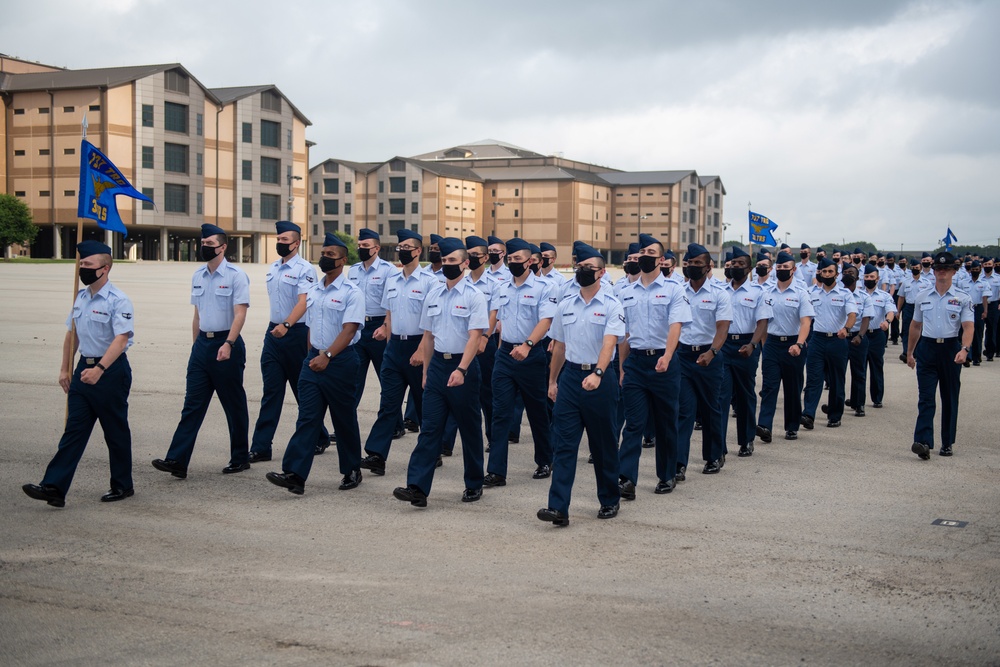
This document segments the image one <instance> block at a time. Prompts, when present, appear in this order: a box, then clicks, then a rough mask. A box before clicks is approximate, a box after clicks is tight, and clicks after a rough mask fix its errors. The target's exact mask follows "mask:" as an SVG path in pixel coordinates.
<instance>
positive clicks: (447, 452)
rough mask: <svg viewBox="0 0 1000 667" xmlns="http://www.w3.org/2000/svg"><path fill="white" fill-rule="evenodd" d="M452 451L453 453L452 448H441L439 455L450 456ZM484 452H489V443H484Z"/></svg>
mask: <svg viewBox="0 0 1000 667" xmlns="http://www.w3.org/2000/svg"><path fill="white" fill-rule="evenodd" d="M454 453H455V450H453V449H442V450H441V456H451V455H452V454H454ZM486 453H487V454H489V453H490V446H489V445H486Z"/></svg>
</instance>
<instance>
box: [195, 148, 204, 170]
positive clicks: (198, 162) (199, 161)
mask: <svg viewBox="0 0 1000 667" xmlns="http://www.w3.org/2000/svg"><path fill="white" fill-rule="evenodd" d="M194 165H195V167H194V173H195V175H196V176H201V175H202V173H203V172H204V170H205V156H204V155H202V154H201V153H195V154H194Z"/></svg>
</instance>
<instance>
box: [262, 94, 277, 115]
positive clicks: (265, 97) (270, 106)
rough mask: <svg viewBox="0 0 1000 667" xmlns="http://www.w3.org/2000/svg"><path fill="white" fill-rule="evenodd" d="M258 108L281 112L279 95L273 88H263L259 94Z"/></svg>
mask: <svg viewBox="0 0 1000 667" xmlns="http://www.w3.org/2000/svg"><path fill="white" fill-rule="evenodd" d="M260 108H261V109H264V110H266V111H277V112H278V113H281V95H279V94H278V93H276V92H274V91H273V90H265V91H264V92H262V93H261V94H260Z"/></svg>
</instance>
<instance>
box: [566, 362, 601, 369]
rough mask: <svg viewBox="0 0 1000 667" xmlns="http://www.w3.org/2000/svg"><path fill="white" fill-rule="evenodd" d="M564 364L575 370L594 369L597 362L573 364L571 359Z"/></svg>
mask: <svg viewBox="0 0 1000 667" xmlns="http://www.w3.org/2000/svg"><path fill="white" fill-rule="evenodd" d="M566 365H567V366H569V367H570V368H572V369H573V370H575V371H596V370H597V364H574V363H573V362H572V361H567V362H566Z"/></svg>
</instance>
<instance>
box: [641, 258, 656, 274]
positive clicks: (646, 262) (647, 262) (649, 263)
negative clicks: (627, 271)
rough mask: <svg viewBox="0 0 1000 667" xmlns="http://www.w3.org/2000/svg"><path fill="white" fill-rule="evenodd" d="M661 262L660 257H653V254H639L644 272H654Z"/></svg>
mask: <svg viewBox="0 0 1000 667" xmlns="http://www.w3.org/2000/svg"><path fill="white" fill-rule="evenodd" d="M659 263H660V258H659V257H653V256H652V255H639V270H640V271H642V272H643V273H652V272H653V271H656V265H657V264H659Z"/></svg>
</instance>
